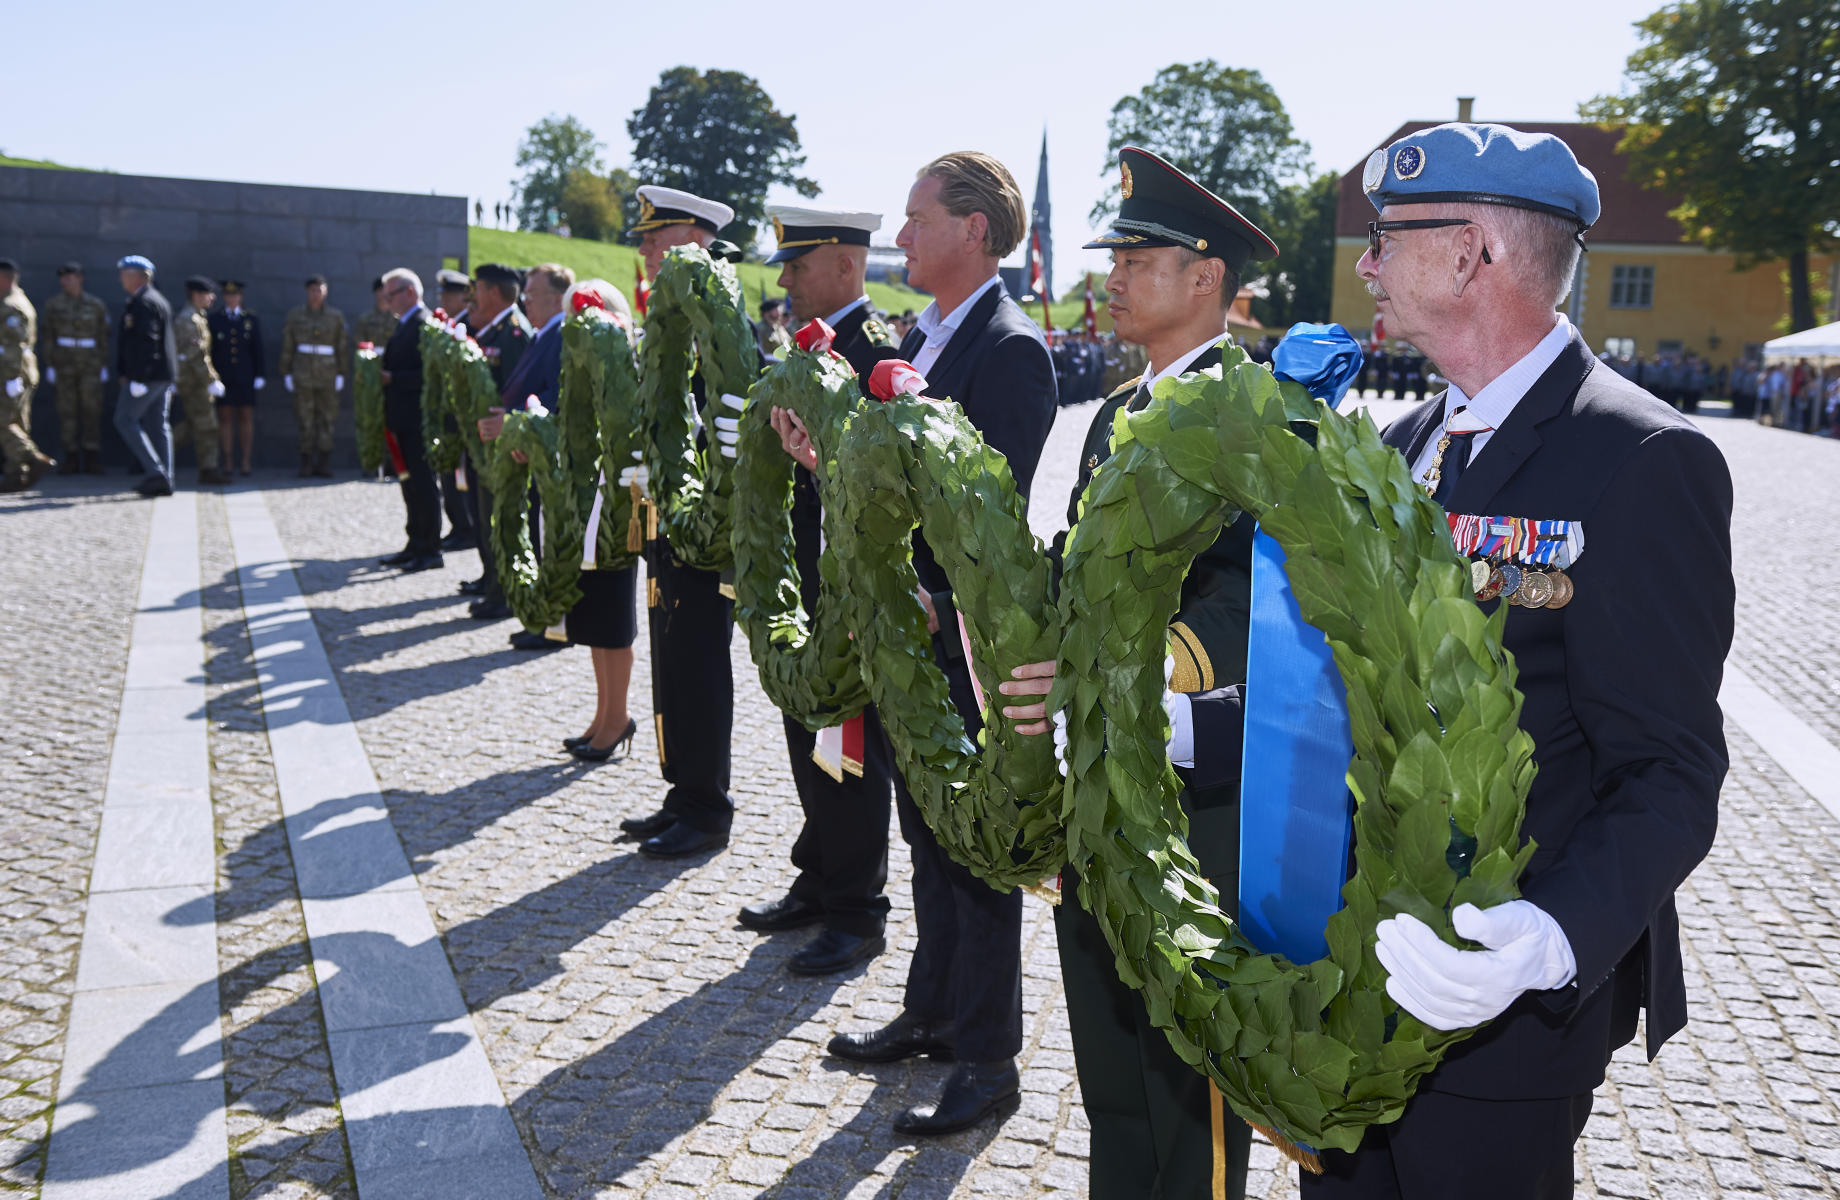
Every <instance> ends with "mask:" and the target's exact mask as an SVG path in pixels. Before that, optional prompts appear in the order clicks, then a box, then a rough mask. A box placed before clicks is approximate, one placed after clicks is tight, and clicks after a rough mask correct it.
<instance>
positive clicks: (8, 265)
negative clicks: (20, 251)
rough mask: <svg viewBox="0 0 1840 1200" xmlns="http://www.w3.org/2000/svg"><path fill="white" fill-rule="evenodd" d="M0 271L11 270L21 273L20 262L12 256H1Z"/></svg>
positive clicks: (14, 272)
mask: <svg viewBox="0 0 1840 1200" xmlns="http://www.w3.org/2000/svg"><path fill="white" fill-rule="evenodd" d="M0 271H11V272H12V273H13V274H15V275H17V274H19V264H18V263H16V262H14V261H13V260H12V259H10V258H0Z"/></svg>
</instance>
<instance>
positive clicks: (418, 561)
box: [402, 554, 447, 575]
mask: <svg viewBox="0 0 1840 1200" xmlns="http://www.w3.org/2000/svg"><path fill="white" fill-rule="evenodd" d="M446 565H447V561H446V560H445V559H443V558H442V557H441V556H440V555H439V554H418V555H416V556H415V557H414V558H412V559H410V560H409V561H408V562H406V563H404V564H403V565H402V569H403V574H405V575H410V574H413V573H415V572H416V571H434V570H439V569H440V568H441V567H444V566H446Z"/></svg>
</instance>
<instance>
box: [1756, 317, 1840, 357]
mask: <svg viewBox="0 0 1840 1200" xmlns="http://www.w3.org/2000/svg"><path fill="white" fill-rule="evenodd" d="M1763 357H1764V361H1765V362H1772V361H1780V360H1783V359H1788V360H1791V361H1793V360H1794V359H1798V358H1816V359H1824V358H1834V359H1840V321H1835V322H1834V323H1833V324H1832V325H1820V326H1817V327H1815V328H1813V329H1804V330H1802V331H1801V332H1800V333H1792V334H1789V335H1788V336H1787V337H1779V338H1771V339H1770V340H1769V341H1767V342H1765V343H1764V344H1763Z"/></svg>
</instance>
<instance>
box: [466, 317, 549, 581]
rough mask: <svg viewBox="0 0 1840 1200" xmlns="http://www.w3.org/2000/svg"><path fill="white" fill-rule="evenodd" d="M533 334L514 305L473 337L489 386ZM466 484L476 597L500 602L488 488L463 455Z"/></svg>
mask: <svg viewBox="0 0 1840 1200" xmlns="http://www.w3.org/2000/svg"><path fill="white" fill-rule="evenodd" d="M534 336H535V333H534V331H533V330H532V329H531V328H530V319H529V318H528V317H526V316H525V315H524V311H523V310H522V309H520V308H518V307H517V306H516V305H513V306H512V307H510V308H508V309H506V310H505V314H504V315H503V316H502V317H500V318H499V320H498V323H497V324H495V325H492V326H490V327H489V328H487V329H483V330H481V331H480V332H479V333H478V334H477V335H476V336H475V339H474V340H476V341H477V342H478V343H479V350H480V352H481V353H482V354H484V355H485V356H486V362H487V363H488V364H489V365H490V366H491V370H492V386H493V387H495V388H497V389H498V390H499V392H501V393H502V392H503V391H504V390H505V381H506V380H508V379H510V378H511V373H512V372H513V371H515V370H517V365H518V362H519V360H521V359H522V358H523V357H524V351H526V350H528V349H530V342H531V339H532V338H533V337H534ZM466 486H467V490H468V492H469V493H470V494H471V495H472V497H473V508H474V517H475V524H474V528H475V529H476V530H477V531H478V534H479V567H480V571H481V575H480V578H481V580H482V581H483V586H482V587H481V589H480V592H479V599H480V601H481V602H482V603H485V604H503V603H504V602H505V588H504V585H503V584H502V583H500V582H499V579H498V562H497V560H496V559H494V558H493V557H492V537H491V530H492V491H491V489H490V488H489V487H488V486H487V485H486V482H485V480H484V479H482V478H481V477H480V474H479V465H478V464H477V463H475V462H474V461H473V456H472V455H470V454H469V455H467V458H466Z"/></svg>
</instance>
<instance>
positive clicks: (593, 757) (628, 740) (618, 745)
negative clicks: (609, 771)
mask: <svg viewBox="0 0 1840 1200" xmlns="http://www.w3.org/2000/svg"><path fill="white" fill-rule="evenodd" d="M638 732H639V722H638V720H637V719H636V718H633V717H628V718H626V729H625V732H623V733H621V734H620V736H619V737H617V738H615V739H614V740H613V744H612V745H610V746H608V747H606V748H605V749H601V750H596V749H595V748H594V743H593V742H583V743H582V744H581V745H579V746H571V747H569V753H570V754H573V755H574V756H575V757H576V758H579V759H580V760H581V761H583V762H593V763H600V762H607V761H609V760H611V761H613V762H619V761H620V760H621V759H623V758H625V757H626V755H627V754H628V753H629V752H630V751H631V750H632V740H633V735H634V734H636V733H638Z"/></svg>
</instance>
